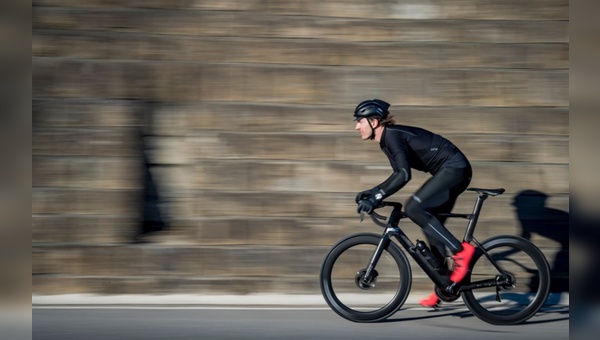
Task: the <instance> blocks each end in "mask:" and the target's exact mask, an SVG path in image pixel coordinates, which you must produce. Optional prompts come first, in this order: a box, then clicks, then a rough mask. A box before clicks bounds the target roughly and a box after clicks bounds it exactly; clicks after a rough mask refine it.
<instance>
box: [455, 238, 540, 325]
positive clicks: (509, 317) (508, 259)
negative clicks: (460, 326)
mask: <svg viewBox="0 0 600 340" xmlns="http://www.w3.org/2000/svg"><path fill="white" fill-rule="evenodd" d="M482 247H483V248H484V249H485V250H486V252H488V254H489V255H490V256H491V257H492V258H493V259H494V260H495V261H496V263H497V264H498V265H499V266H500V267H501V268H502V269H503V270H505V271H508V272H509V273H511V274H512V275H514V277H515V282H514V285H513V286H512V287H503V288H502V289H501V290H499V291H497V290H496V287H491V288H486V289H475V290H469V291H464V292H463V293H462V298H463V301H464V302H465V304H466V306H467V307H468V308H469V310H471V312H472V313H473V314H474V315H475V316H477V317H478V318H479V319H481V320H483V321H485V322H487V323H490V324H493V325H514V324H519V323H523V322H525V321H526V320H528V319H529V318H531V317H532V316H533V315H535V314H536V313H537V312H538V311H539V310H540V308H541V307H542V306H543V305H544V303H545V302H546V299H547V298H548V294H549V291H550V268H549V266H548V261H547V260H546V257H545V256H544V254H543V253H542V252H541V250H540V249H539V248H538V247H536V246H535V245H534V244H533V243H531V242H529V241H528V240H526V239H524V238H521V237H518V236H497V237H493V238H490V239H488V240H486V241H484V242H483V243H482ZM471 263H472V267H471V268H472V271H471V272H470V273H469V274H468V275H467V277H466V279H465V280H466V281H465V282H473V281H477V280H480V279H486V278H487V279H489V278H493V277H494V276H493V275H494V274H495V273H498V272H497V270H496V269H495V268H493V266H492V265H491V262H490V261H489V260H488V259H487V257H486V256H484V254H483V252H482V251H481V250H480V249H477V252H476V253H475V255H474V257H473V260H472V262H471ZM497 294H498V296H499V297H500V301H496V296H497Z"/></svg>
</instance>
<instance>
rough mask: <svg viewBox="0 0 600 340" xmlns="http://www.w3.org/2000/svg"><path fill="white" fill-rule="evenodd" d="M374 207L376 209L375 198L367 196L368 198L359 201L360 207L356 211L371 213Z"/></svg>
mask: <svg viewBox="0 0 600 340" xmlns="http://www.w3.org/2000/svg"><path fill="white" fill-rule="evenodd" d="M373 209H375V202H374V201H373V200H371V199H370V198H366V199H364V200H360V201H359V202H358V207H357V208H356V212H357V213H359V214H360V213H361V212H365V213H367V214H370V213H372V212H373Z"/></svg>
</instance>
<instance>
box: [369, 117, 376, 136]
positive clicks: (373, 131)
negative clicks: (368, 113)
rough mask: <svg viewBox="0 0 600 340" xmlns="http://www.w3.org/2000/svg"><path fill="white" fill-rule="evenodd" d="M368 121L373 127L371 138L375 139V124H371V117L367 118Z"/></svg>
mask: <svg viewBox="0 0 600 340" xmlns="http://www.w3.org/2000/svg"><path fill="white" fill-rule="evenodd" d="M367 121H368V122H369V126H370V127H371V136H369V139H370V140H373V139H375V128H374V127H373V124H371V120H370V119H369V118H367Z"/></svg>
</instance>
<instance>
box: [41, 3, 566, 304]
mask: <svg viewBox="0 0 600 340" xmlns="http://www.w3.org/2000/svg"><path fill="white" fill-rule="evenodd" d="M32 17H33V31H32V35H33V38H32V39H33V42H32V53H33V60H32V64H33V103H32V104H33V105H32V106H33V146H32V153H33V158H32V164H33V179H32V181H33V188H32V200H33V205H32V221H33V234H32V248H33V250H32V251H33V255H32V257H33V267H32V274H33V276H32V284H33V293H34V294H56V293H66V292H69V293H76V292H77V293H108V294H119V293H157V294H163V293H182V292H185V293H202V294H210V293H240V294H242V293H256V292H285V293H307V292H308V293H316V292H318V281H317V280H318V272H319V267H320V263H321V260H322V258H323V256H324V255H325V254H326V252H327V250H328V248H329V247H330V246H331V245H332V244H333V243H334V242H335V241H336V240H337V239H339V238H341V237H342V236H345V235H348V234H350V233H353V232H358V231H373V232H379V230H378V229H377V227H375V226H372V225H371V224H369V223H368V222H363V223H359V220H358V218H357V216H356V214H355V205H354V195H355V193H356V192H357V191H360V190H363V189H365V188H369V187H371V186H373V185H375V184H378V183H380V182H381V181H382V180H383V179H385V178H387V176H388V175H389V172H390V169H389V165H388V164H387V160H386V159H385V156H384V155H383V154H382V153H381V152H380V151H379V148H378V146H377V145H376V144H374V143H370V142H363V141H361V140H360V139H359V137H358V135H357V133H356V132H355V131H354V130H353V128H354V125H353V122H352V117H351V115H352V109H353V108H354V106H355V105H356V104H357V103H358V102H359V101H361V100H363V99H365V98H373V97H377V98H382V99H385V100H387V101H389V102H391V103H392V104H393V106H392V113H393V114H394V115H395V117H396V118H397V120H398V122H399V123H402V124H406V125H417V126H421V127H424V128H428V129H431V130H433V131H435V132H438V133H440V134H442V135H444V136H446V137H448V138H450V139H451V140H453V141H455V142H456V144H458V145H459V146H460V147H461V148H462V149H463V151H464V152H465V153H466V154H467V156H468V157H469V158H470V160H471V161H472V164H473V166H474V171H475V175H474V179H473V182H472V186H479V187H490V188H491V187H504V188H506V190H507V191H506V193H505V194H504V195H502V196H500V197H497V198H493V199H490V200H488V201H487V202H486V205H485V207H484V212H483V216H482V217H481V219H480V228H479V229H478V232H477V234H476V236H477V237H478V238H479V239H484V238H486V237H489V236H492V235H495V234H499V233H511V234H523V235H526V236H527V237H530V238H531V239H532V240H533V241H534V242H535V243H536V244H537V245H538V246H540V247H541V248H542V249H543V250H544V252H545V253H546V255H547V256H548V259H549V261H550V264H551V265H552V266H553V267H554V268H555V271H554V275H555V279H557V280H559V279H564V277H565V276H566V275H568V263H564V258H565V254H568V249H566V247H567V244H568V242H567V239H566V238H567V235H568V223H567V222H566V221H565V220H564V216H565V215H568V205H569V182H568V173H569V126H568V115H569V99H568V77H569V39H568V25H569V21H568V19H569V12H568V1H566V0H530V1H493V0H486V1H480V0H479V1H476V0H459V1H451V2H448V1H442V0H430V1H425V2H424V1H420V0H419V1H417V0H397V1H389V0H375V1H369V2H364V1H357V0H339V1H316V0H305V1H292V0H280V1H264V0H228V1H210V0H209V1H200V0H177V1H172V0H171V1H167V0H153V1H122V0H111V1H100V0H90V1H85V2H83V1H76V0H34V1H33V14H32ZM146 168H147V169H148V170H149V172H150V174H151V175H152V178H153V179H154V183H155V185H156V187H157V190H158V194H157V195H158V199H159V203H158V206H159V207H160V211H161V215H162V219H163V220H164V222H165V223H166V226H167V227H166V228H164V229H163V230H161V231H159V232H156V233H154V234H153V235H152V237H150V241H149V242H147V243H135V242H134V240H135V236H136V234H137V233H139V230H140V225H141V224H142V220H143V214H142V212H143V208H144V186H145V184H144V183H145V182H144V171H145V169H146ZM426 178H427V176H426V175H425V174H415V176H414V179H413V181H412V182H411V183H409V184H408V185H407V186H406V188H405V189H403V190H402V191H401V192H399V193H397V194H396V195H395V198H396V199H398V200H401V201H404V200H405V199H406V198H407V197H408V195H409V194H410V193H412V192H413V191H414V190H416V189H417V188H418V186H419V185H420V184H421V183H422V182H423V181H424V180H425V179H426ZM526 190H529V191H530V192H532V191H535V192H537V193H538V194H537V196H536V195H534V196H531V195H530V196H527V197H535V198H539V197H546V199H543V200H542V202H541V203H540V201H539V200H526V204H524V205H523V203H522V202H523V199H522V198H523V197H524V196H523V195H522V193H523V192H524V191H526ZM540 195H545V196H540ZM474 198H475V197H474V195H473V194H469V193H466V194H464V195H463V196H462V197H461V198H460V200H459V202H458V204H457V207H456V208H455V211H457V212H458V211H462V212H470V210H471V208H472V204H473V202H474ZM518 198H521V200H520V201H518V200H517V199H518ZM516 201H517V202H521V203H520V204H521V206H522V207H525V208H526V209H525V210H526V211H527V212H528V213H527V214H523V213H522V212H521V213H518V211H516V209H515V206H514V204H515V202H516ZM536 204H537V205H536ZM551 209H554V210H551ZM551 212H552V213H554V214H552V213H551ZM557 212H558V213H557ZM545 220H547V222H548V224H547V225H548V227H547V228H543V229H541V230H540V229H536V230H533V231H532V230H525V229H526V226H527V225H531V223H529V222H531V221H533V222H536V223H537V224H536V225H540V224H544V222H545ZM448 226H449V228H450V229H451V230H452V231H453V232H455V233H457V235H462V233H463V232H464V221H460V220H459V221H450V222H449V223H448ZM406 229H407V233H408V234H409V235H410V236H412V237H422V236H421V231H420V230H419V229H418V227H417V226H416V225H413V224H410V223H407V225H406ZM567 256H568V255H567ZM567 258H568V257H567ZM413 271H414V276H415V283H414V286H413V287H414V288H413V289H421V288H424V289H430V285H431V284H430V283H428V282H427V280H426V279H425V277H424V275H423V273H422V272H421V271H420V269H418V268H417V267H416V266H415V267H413Z"/></svg>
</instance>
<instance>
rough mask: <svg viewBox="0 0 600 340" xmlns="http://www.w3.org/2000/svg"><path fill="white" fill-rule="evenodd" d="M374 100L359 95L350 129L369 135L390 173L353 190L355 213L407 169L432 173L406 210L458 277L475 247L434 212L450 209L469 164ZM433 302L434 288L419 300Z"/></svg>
mask: <svg viewBox="0 0 600 340" xmlns="http://www.w3.org/2000/svg"><path fill="white" fill-rule="evenodd" d="M389 107H390V104H389V103H387V102H385V101H383V100H380V99H369V100H365V101H363V102H361V103H359V104H358V106H356V109H355V110H354V117H355V119H354V120H355V121H356V122H357V123H356V126H355V130H357V131H359V132H360V137H361V138H362V139H363V140H375V141H377V142H378V143H379V146H380V147H381V150H382V151H383V153H385V155H386V156H387V157H388V159H389V161H390V165H391V166H392V169H393V173H392V174H391V175H390V176H389V177H388V178H387V179H386V180H385V181H383V182H382V183H381V184H379V185H377V186H375V187H373V188H372V189H369V190H365V191H362V192H359V193H358V194H357V195H356V203H357V204H358V208H357V212H358V213H361V212H365V213H367V214H370V213H372V212H373V209H375V208H376V207H377V206H378V205H379V203H381V201H382V200H383V199H385V198H386V197H389V196H391V195H393V194H394V193H396V192H397V191H398V190H400V189H401V188H402V187H404V185H406V183H408V182H409V181H410V179H411V169H415V170H419V171H423V172H428V173H430V174H431V175H432V177H431V178H429V179H428V180H427V181H426V182H425V183H424V184H423V185H422V186H421V187H420V188H419V190H417V192H415V193H414V194H413V195H412V196H410V197H409V198H408V200H407V201H406V202H405V212H406V215H407V216H408V217H409V218H410V219H411V220H412V221H413V222H415V223H416V224H417V225H419V226H420V227H421V228H422V229H423V231H424V233H425V236H426V237H427V241H428V243H429V246H430V248H431V251H432V253H433V254H434V255H435V256H436V257H437V258H438V260H439V261H440V263H444V258H445V254H446V250H445V248H448V249H449V250H450V251H451V252H452V254H453V256H452V258H453V260H454V268H453V271H452V274H451V276H450V280H451V281H453V282H460V281H461V280H462V279H463V278H464V277H465V276H466V274H467V272H468V267H469V262H470V261H471V258H472V257H473V253H474V252H475V248H474V247H473V246H472V245H470V244H469V243H466V242H463V243H461V242H460V241H459V240H458V239H457V238H456V237H454V236H453V235H452V234H451V233H450V232H449V231H448V229H447V228H446V227H445V226H444V224H443V223H444V222H445V218H436V217H435V216H434V215H435V214H440V213H449V212H451V210H452V208H453V207H454V204H455V202H456V198H457V197H458V196H459V195H460V194H461V193H462V192H463V191H465V189H466V188H467V186H468V185H469V183H470V182H471V176H472V169H471V165H470V163H469V161H468V160H467V158H466V156H465V155H464V154H463V153H462V152H461V151H460V150H459V149H458V148H457V147H456V146H455V145H454V144H453V143H452V142H450V141H449V140H447V139H446V138H444V137H442V136H440V135H437V134H434V133H432V132H430V131H427V130H425V129H422V128H418V127H413V126H405V125H397V124H396V123H395V120H394V119H393V116H391V115H390V113H389V111H388V109H389ZM438 303H439V299H438V297H437V295H436V294H435V293H432V294H431V295H430V296H429V297H427V298H425V299H423V300H421V301H420V304H421V305H423V306H426V307H434V306H436V305H437V304H438Z"/></svg>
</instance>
